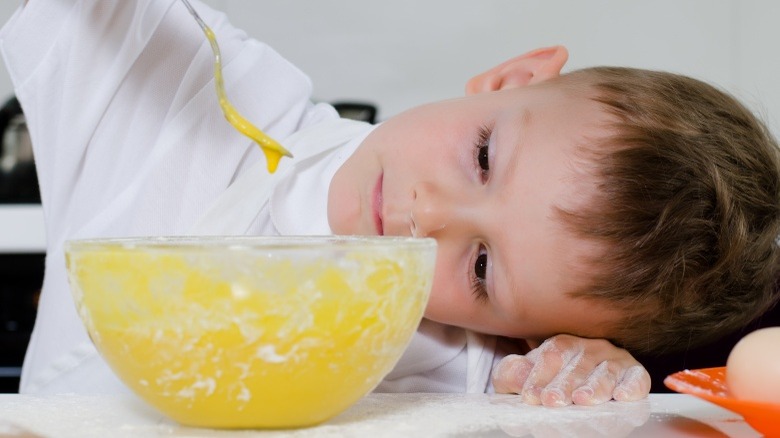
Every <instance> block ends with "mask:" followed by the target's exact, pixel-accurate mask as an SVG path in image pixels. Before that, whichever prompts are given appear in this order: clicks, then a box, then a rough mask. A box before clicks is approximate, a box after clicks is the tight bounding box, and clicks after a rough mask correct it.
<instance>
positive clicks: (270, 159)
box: [182, 0, 292, 173]
mask: <svg viewBox="0 0 780 438" xmlns="http://www.w3.org/2000/svg"><path fill="white" fill-rule="evenodd" d="M182 2H183V3H184V5H185V6H186V7H187V10H189V11H190V13H191V14H192V16H193V17H195V21H197V22H198V25H199V26H200V28H201V29H202V30H203V33H205V34H206V38H208V40H209V43H210V44H211V51H212V52H214V83H215V85H216V88H217V97H218V98H219V106H220V107H221V108H222V113H223V114H224V115H225V118H226V119H227V121H228V122H230V124H231V125H233V127H234V128H236V130H237V131H238V132H240V133H242V134H244V135H246V136H247V137H249V138H250V139H252V140H253V141H254V142H255V143H257V144H258V145H259V146H260V148H261V149H262V151H263V154H265V158H266V162H267V164H268V172H270V173H274V172H275V171H276V168H277V166H278V165H279V160H281V158H282V156H286V157H290V158H292V154H291V153H290V152H289V151H288V150H287V149H285V148H284V147H283V146H282V145H280V144H279V143H278V142H277V141H276V140H274V139H272V138H271V137H269V136H268V135H266V134H265V133H264V132H263V131H261V130H260V129H259V128H257V127H256V126H255V125H253V124H252V123H250V122H249V120H247V119H246V118H244V117H243V116H242V115H241V114H239V112H238V111H237V110H236V108H235V107H234V106H233V105H232V104H231V103H230V101H229V100H228V98H227V94H226V93H225V84H224V80H223V78H222V56H221V55H220V52H219V45H218V44H217V38H216V35H214V32H213V31H212V30H211V28H210V27H208V25H206V23H205V22H204V21H203V20H202V19H201V18H200V16H199V15H198V13H197V12H196V11H195V9H193V8H192V6H191V5H190V3H189V2H188V1H187V0H182Z"/></svg>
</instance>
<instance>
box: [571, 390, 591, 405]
mask: <svg viewBox="0 0 780 438" xmlns="http://www.w3.org/2000/svg"><path fill="white" fill-rule="evenodd" d="M593 396H594V393H593V388H590V387H582V388H577V389H575V390H574V392H572V393H571V399H572V401H573V402H574V403H575V404H578V405H591V404H593Z"/></svg>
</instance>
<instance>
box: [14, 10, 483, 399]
mask: <svg viewBox="0 0 780 438" xmlns="http://www.w3.org/2000/svg"><path fill="white" fill-rule="evenodd" d="M194 3H195V7H196V8H197V9H198V11H199V12H200V14H201V15H202V16H203V18H204V19H205V21H206V22H207V23H209V25H210V26H211V27H212V29H213V30H214V31H215V33H216V35H217V38H218V39H219V44H220V48H221V51H222V56H223V65H224V75H225V83H226V86H227V93H228V96H229V97H230V98H231V100H233V101H234V103H235V105H236V107H238V108H239V109H240V111H241V112H242V113H243V114H244V115H245V116H247V117H248V118H249V119H250V120H252V121H254V122H256V123H257V124H258V125H259V126H261V127H262V128H263V129H264V130H265V131H266V132H267V133H269V135H271V136H272V137H275V138H278V139H286V140H284V144H285V146H286V147H288V148H290V150H291V151H292V152H293V154H295V155H297V156H299V157H301V158H300V159H296V160H298V161H290V160H288V159H283V160H282V164H281V166H280V170H279V172H278V174H276V175H277V176H276V177H275V178H274V180H273V181H271V182H268V181H267V180H266V178H267V176H268V175H267V172H266V171H265V161H264V158H263V157H262V155H261V153H260V151H259V149H258V148H257V147H256V146H255V145H253V144H252V143H251V142H250V141H248V140H247V139H245V138H244V137H242V136H241V135H240V134H238V133H237V132H235V131H234V130H233V129H232V128H231V127H230V126H229V125H228V124H227V123H226V122H225V121H224V119H223V117H222V115H221V112H220V110H219V106H218V104H217V101H216V97H215V92H214V85H213V82H212V74H213V70H212V58H211V52H210V48H209V46H208V43H207V42H206V41H205V39H204V37H203V35H202V33H201V31H200V29H199V28H198V26H197V25H196V24H195V22H194V21H193V19H192V17H191V16H190V15H189V14H188V13H187V11H186V9H185V8H184V7H183V5H182V4H181V3H179V2H177V1H175V0H139V1H128V0H83V1H80V0H68V1H64V0H63V1H57V2H47V1H43V0H32V1H30V2H29V3H28V4H27V6H25V7H24V8H22V9H20V10H18V11H17V12H16V13H15V14H14V15H13V17H12V18H11V19H10V20H9V22H8V23H7V24H6V25H5V26H4V27H3V29H2V30H0V50H1V51H2V55H3V58H4V60H5V62H6V65H7V67H8V70H9V73H10V75H11V79H12V81H13V83H14V89H15V92H16V95H17V97H18V98H19V100H20V102H21V104H22V108H23V110H24V111H25V116H26V119H27V123H28V129H29V130H30V135H31V138H32V141H33V149H34V152H35V158H36V165H37V169H38V177H39V183H40V188H41V197H42V200H43V210H44V216H45V220H46V234H47V240H48V242H47V258H46V272H45V278H44V284H43V290H42V293H41V298H40V302H39V309H38V318H37V320H36V324H35V329H34V331H33V335H32V339H31V341H30V345H29V347H28V352H27V356H26V357H25V363H24V368H23V374H22V384H21V388H20V391H21V392H28V393H58V392H85V393H101V392H102V393H105V392H116V391H126V387H125V386H124V385H123V384H122V383H121V382H119V381H118V380H117V379H116V378H115V377H114V375H113V374H112V373H111V372H110V370H109V369H108V367H107V365H106V364H105V363H104V362H103V361H102V359H101V358H100V357H99V355H97V353H96V352H95V349H94V347H93V346H92V343H91V342H90V340H89V338H88V336H87V334H86V331H85V330H84V328H83V325H82V324H81V322H80V320H79V318H78V315H77V313H76V311H75V307H74V305H73V301H72V298H71V295H70V291H69V289H68V285H67V279H66V273H65V264H64V256H63V243H64V241H65V240H66V239H72V238H84V237H101V236H112V237H120V236H148V235H178V234H185V233H194V232H200V233H212V234H213V233H215V232H216V229H215V228H213V227H215V226H216V227H224V228H223V231H230V234H239V233H249V234H278V233H282V234H329V233H330V229H329V227H328V225H327V216H326V208H327V205H326V202H327V187H328V185H329V182H330V179H331V178H332V176H333V173H335V171H336V170H337V169H338V167H339V166H340V165H341V163H343V161H344V160H345V159H346V158H347V157H348V156H349V153H351V152H352V151H353V150H354V149H355V148H356V147H358V145H359V143H360V141H361V140H362V138H363V137H365V135H367V134H368V131H369V130H370V128H369V127H364V128H361V129H362V130H363V132H362V133H360V134H357V131H355V129H356V128H355V127H354V125H351V124H350V125H349V127H347V124H339V122H338V115H337V114H336V112H335V111H334V110H333V108H332V107H330V106H328V105H322V104H319V105H315V104H313V103H311V101H310V95H311V84H310V81H309V79H308V78H307V77H306V76H305V75H304V74H303V73H301V72H300V71H299V70H298V69H297V68H295V67H294V66H293V65H291V64H290V63H289V62H287V61H286V60H285V59H283V58H282V57H281V56H279V55H278V54H277V53H276V52H274V51H273V50H272V49H271V48H269V47H268V46H266V45H264V44H262V43H260V42H257V41H255V40H252V39H249V38H247V37H246V35H245V34H244V33H243V32H242V31H240V30H238V29H235V28H233V27H232V26H231V25H230V24H229V23H228V22H227V20H226V18H225V16H224V14H221V13H218V12H215V11H213V10H211V9H209V8H208V7H206V6H205V5H203V4H200V3H198V2H197V1H196V2H194ZM329 124H330V125H329ZM336 125H338V126H342V127H344V128H343V129H341V128H334V127H335V126H336ZM325 126H329V128H328V129H329V130H330V132H333V134H332V135H333V137H332V138H331V140H332V141H331V142H330V144H329V145H328V144H321V143H322V142H320V141H318V140H317V139H318V138H321V137H322V133H323V132H324V131H323V129H324V128H323V127H325ZM340 129H341V130H340ZM318 130H319V131H318ZM312 133H316V135H311V134H312ZM304 134H309V135H304ZM346 139H350V141H346ZM312 144H314V145H318V147H321V148H324V149H327V148H328V147H329V146H331V147H333V148H335V149H331V150H329V151H328V152H323V153H321V154H315V155H316V156H314V157H312V158H311V159H309V160H303V159H302V158H303V157H305V156H306V155H307V153H305V149H302V148H307V147H309V145H312ZM256 178H260V179H262V180H264V181H266V184H265V185H261V186H258V185H254V186H253V187H266V188H270V189H267V190H262V191H260V190H258V191H257V192H256V196H255V197H254V199H255V200H254V201H253V204H251V208H250V207H247V205H245V204H246V203H244V202H242V203H236V202H232V201H231V197H233V198H234V199H235V196H236V193H241V192H242V190H245V188H246V187H248V186H247V184H249V183H248V182H247V181H250V182H251V181H252V180H253V179H256ZM269 184H270V185H269ZM242 187H243V189H242ZM242 199H244V198H242ZM224 205H232V206H233V209H232V210H231V211H236V214H232V215H226V216H225V218H223V219H222V220H221V222H219V221H215V220H213V218H214V215H213V213H210V211H211V212H213V211H215V208H216V207H215V206H219V208H222V207H223V206H224ZM304 208H306V209H307V210H306V211H305V212H304V213H303V214H302V213H301V212H302V211H303V210H302V209H304ZM253 209H254V210H253ZM222 211H225V210H224V209H223V210H222ZM228 216H230V217H232V218H234V219H235V220H236V222H234V223H230V222H229V221H228ZM210 218H211V219H210ZM247 218H249V219H250V220H249V221H248V222H247ZM217 222H219V223H220V224H219V225H215V224H216V223H217ZM236 226H238V227H239V228H236ZM209 227H212V228H211V230H209ZM242 227H243V228H242ZM494 344H495V340H494V339H493V338H492V337H488V336H482V335H477V334H474V333H471V332H467V331H466V330H463V329H461V328H456V327H450V326H444V325H441V324H437V323H434V322H431V321H427V320H424V321H423V323H422V324H421V326H420V329H419V330H418V332H417V334H416V335H415V338H414V339H413V341H412V343H411V345H410V347H409V348H408V349H407V353H406V354H405V355H404V357H403V358H402V359H401V361H400V362H399V364H398V366H397V367H396V368H395V369H394V370H393V372H392V373H391V374H390V375H388V377H387V379H386V380H385V381H384V382H383V383H382V384H381V385H380V387H379V388H378V389H379V390H385V391H469V392H482V391H485V390H487V389H488V388H489V375H490V369H491V368H492V364H493V362H494V361H495V360H496V359H497V356H496V355H495V354H494V348H493V347H494Z"/></svg>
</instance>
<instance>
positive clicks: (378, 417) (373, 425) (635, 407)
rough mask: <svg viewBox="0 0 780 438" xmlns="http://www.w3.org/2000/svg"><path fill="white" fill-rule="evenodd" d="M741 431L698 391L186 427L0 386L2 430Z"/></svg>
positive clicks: (395, 402) (413, 404) (365, 406)
mask: <svg viewBox="0 0 780 438" xmlns="http://www.w3.org/2000/svg"><path fill="white" fill-rule="evenodd" d="M40 436H43V437H66V438H67V437H79V438H89V437H101V438H103V437H220V438H223V437H261V438H265V437H280V438H281V437H339V438H340V437H370V438H380V437H417V436H419V437H473V436H476V437H535V438H556V437H578V438H582V437H585V438H588V437H625V436H630V437H740V438H743V437H744V438H749V437H757V436H760V435H759V434H758V433H756V432H755V431H754V430H753V429H751V428H750V427H749V426H748V425H747V424H746V423H745V422H744V421H743V420H742V417H740V416H739V415H737V414H734V413H732V412H730V411H727V410H725V409H721V408H719V407H717V406H715V405H713V404H711V403H708V402H706V401H703V400H699V399H697V398H695V397H692V396H688V395H681V394H651V395H650V397H649V398H648V399H646V400H643V401H640V402H633V403H617V402H610V403H607V404H604V405H601V406H597V407H578V406H569V407H565V408H544V407H539V406H527V405H524V404H522V403H521V402H520V401H519V399H518V397H517V396H510V395H484V394H474V395H471V394H469V395H466V394H369V395H368V396H366V397H365V398H363V399H362V400H361V401H359V402H358V403H357V404H355V405H354V406H352V407H351V408H350V409H348V410H347V411H346V412H344V413H342V414H341V415H339V416H337V417H336V418H333V419H331V420H330V421H328V422H326V423H324V424H322V425H320V426H316V427H312V428H308V429H299V430H289V431H223V430H209V429H195V428H189V427H184V426H180V425H178V424H176V423H175V422H173V421H172V420H169V419H167V418H166V417H164V416H163V415H162V414H159V413H157V412H156V411H155V410H153V409H152V408H151V407H149V406H148V405H146V404H145V403H143V402H142V401H140V400H138V399H136V398H133V397H131V396H84V395H57V396H28V395H18V394H0V437H3V438H7V437H18V438H21V437H27V438H30V437H40Z"/></svg>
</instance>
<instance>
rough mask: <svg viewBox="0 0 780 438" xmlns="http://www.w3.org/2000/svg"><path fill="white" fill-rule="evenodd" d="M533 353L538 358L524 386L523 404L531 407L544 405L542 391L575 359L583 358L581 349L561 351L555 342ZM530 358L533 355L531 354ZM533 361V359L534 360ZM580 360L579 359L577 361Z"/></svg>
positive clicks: (543, 345) (548, 341) (544, 345)
mask: <svg viewBox="0 0 780 438" xmlns="http://www.w3.org/2000/svg"><path fill="white" fill-rule="evenodd" d="M532 353H534V355H535V356H536V360H535V361H534V367H533V369H532V370H531V372H530V374H529V375H528V379H527V380H526V381H525V385H524V386H523V390H522V396H523V402H525V403H527V404H531V405H539V404H542V391H543V390H544V388H546V387H547V386H548V385H549V384H550V383H551V382H552V381H553V380H554V379H555V377H556V376H558V374H559V373H561V371H562V370H563V368H564V367H565V366H567V365H568V364H569V363H570V362H571V361H572V360H573V359H574V358H575V357H581V356H582V354H583V351H582V350H581V349H574V348H563V349H560V348H558V346H557V345H556V343H555V342H554V341H551V340H549V339H548V340H547V341H545V342H544V343H543V344H542V345H541V346H540V347H539V348H537V349H536V350H534V351H533V352H532ZM528 356H529V357H530V356H531V354H530V353H529V355H528ZM532 359H533V358H532ZM577 360H579V359H577Z"/></svg>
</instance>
